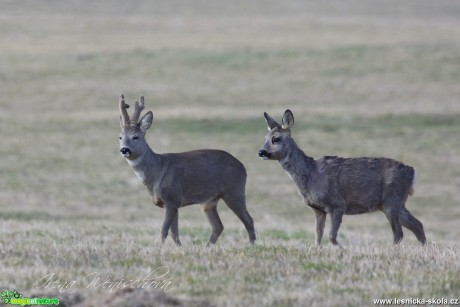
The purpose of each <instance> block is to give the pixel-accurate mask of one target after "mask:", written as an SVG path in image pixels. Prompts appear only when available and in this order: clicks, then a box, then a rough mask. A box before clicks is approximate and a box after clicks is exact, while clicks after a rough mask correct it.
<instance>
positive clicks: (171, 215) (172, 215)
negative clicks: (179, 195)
mask: <svg viewBox="0 0 460 307" xmlns="http://www.w3.org/2000/svg"><path fill="white" fill-rule="evenodd" d="M165 209H166V210H165V211H166V212H165V219H164V221H163V226H162V227H161V243H164V242H165V240H166V238H167V237H168V232H169V228H171V225H172V224H173V221H174V219H178V210H177V208H175V207H171V206H168V205H166V206H165ZM177 228H178V223H177ZM177 230H178V229H177ZM174 231H175V230H174V229H173V234H174ZM177 232H179V231H177ZM177 235H179V234H178V233H177Z"/></svg>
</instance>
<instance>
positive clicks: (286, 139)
mask: <svg viewBox="0 0 460 307" xmlns="http://www.w3.org/2000/svg"><path fill="white" fill-rule="evenodd" d="M264 116H265V120H266V121H267V125H268V131H269V132H268V134H267V135H266V136H265V144H264V145H263V146H262V148H261V149H260V150H259V157H261V158H262V159H264V160H278V161H280V160H282V159H283V158H284V157H286V155H287V154H288V152H289V150H290V146H289V145H290V143H292V142H293V140H292V138H291V128H292V127H293V126H294V115H293V114H292V112H291V110H286V112H284V115H283V119H282V122H281V125H280V124H279V123H278V122H277V121H276V120H274V119H273V118H272V117H271V116H270V115H268V114H267V113H264Z"/></svg>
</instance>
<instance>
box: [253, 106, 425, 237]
mask: <svg viewBox="0 0 460 307" xmlns="http://www.w3.org/2000/svg"><path fill="white" fill-rule="evenodd" d="M264 116H265V119H266V121H267V125H268V130H269V131H270V132H269V133H268V134H267V135H266V137H265V144H264V145H263V147H262V148H261V149H260V150H259V156H260V157H261V158H262V159H266V160H268V159H269V160H277V161H278V162H279V163H280V165H281V167H282V168H283V169H284V170H285V171H286V172H287V173H288V175H289V177H290V178H291V179H292V180H293V181H294V183H295V184H296V185H297V188H298V190H299V193H300V195H301V196H302V198H303V200H304V202H305V203H306V204H307V205H308V206H310V207H311V208H312V209H313V211H314V212H315V215H316V243H317V244H318V245H319V244H321V238H322V236H323V231H324V225H325V221H326V214H330V216H331V222H332V226H331V231H330V235H329V238H330V240H331V242H332V244H334V245H337V244H338V243H337V232H338V230H339V227H340V224H341V223H342V216H343V215H344V214H361V213H366V212H372V211H376V210H380V211H383V213H385V215H386V217H387V219H388V221H389V222H390V225H391V229H392V230H393V242H394V243H395V244H397V243H399V242H400V241H401V240H402V238H403V231H402V227H401V226H404V227H405V228H408V229H409V230H411V231H412V232H413V233H414V234H415V236H416V237H417V239H418V240H419V241H420V242H421V243H422V244H425V242H426V238H425V233H424V231H423V225H422V223H420V221H419V220H417V219H416V218H415V217H414V216H413V215H412V214H411V213H410V212H409V210H407V208H406V206H405V203H406V200H407V197H408V196H409V195H412V193H413V183H414V179H415V170H414V168H413V167H411V166H408V165H405V164H403V163H401V162H399V161H395V160H392V159H388V158H340V157H335V156H334V157H330V156H325V157H322V158H320V159H317V160H315V159H313V158H310V157H308V156H307V155H305V154H304V152H303V151H302V150H300V148H299V147H298V146H297V144H296V143H295V142H294V139H293V138H292V137H291V128H292V127H293V126H294V115H293V114H292V112H291V111H290V110H286V112H285V113H284V116H283V119H282V124H281V125H280V124H279V123H278V122H276V121H275V120H274V119H273V118H272V117H270V116H269V115H268V114H267V113H264Z"/></svg>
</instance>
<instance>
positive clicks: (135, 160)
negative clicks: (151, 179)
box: [125, 155, 142, 167]
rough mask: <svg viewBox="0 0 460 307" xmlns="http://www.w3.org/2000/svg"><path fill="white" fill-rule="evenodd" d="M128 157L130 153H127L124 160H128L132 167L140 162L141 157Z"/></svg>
mask: <svg viewBox="0 0 460 307" xmlns="http://www.w3.org/2000/svg"><path fill="white" fill-rule="evenodd" d="M129 157H130V155H128V156H127V157H125V158H126V161H128V164H129V165H130V166H132V167H136V166H138V165H139V163H140V162H141V159H142V157H137V158H136V159H128V158H129Z"/></svg>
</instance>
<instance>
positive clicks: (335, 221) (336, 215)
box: [329, 209, 343, 247]
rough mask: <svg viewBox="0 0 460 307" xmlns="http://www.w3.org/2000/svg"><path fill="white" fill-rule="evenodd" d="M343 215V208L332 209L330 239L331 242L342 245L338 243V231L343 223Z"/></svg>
mask: <svg viewBox="0 0 460 307" xmlns="http://www.w3.org/2000/svg"><path fill="white" fill-rule="evenodd" d="M342 216H343V210H342V209H335V210H333V211H331V224H332V226H331V232H330V234H329V239H330V240H331V243H332V244H334V245H338V246H339V247H342V246H341V245H340V244H339V243H337V233H338V231H339V227H340V224H342Z"/></svg>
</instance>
